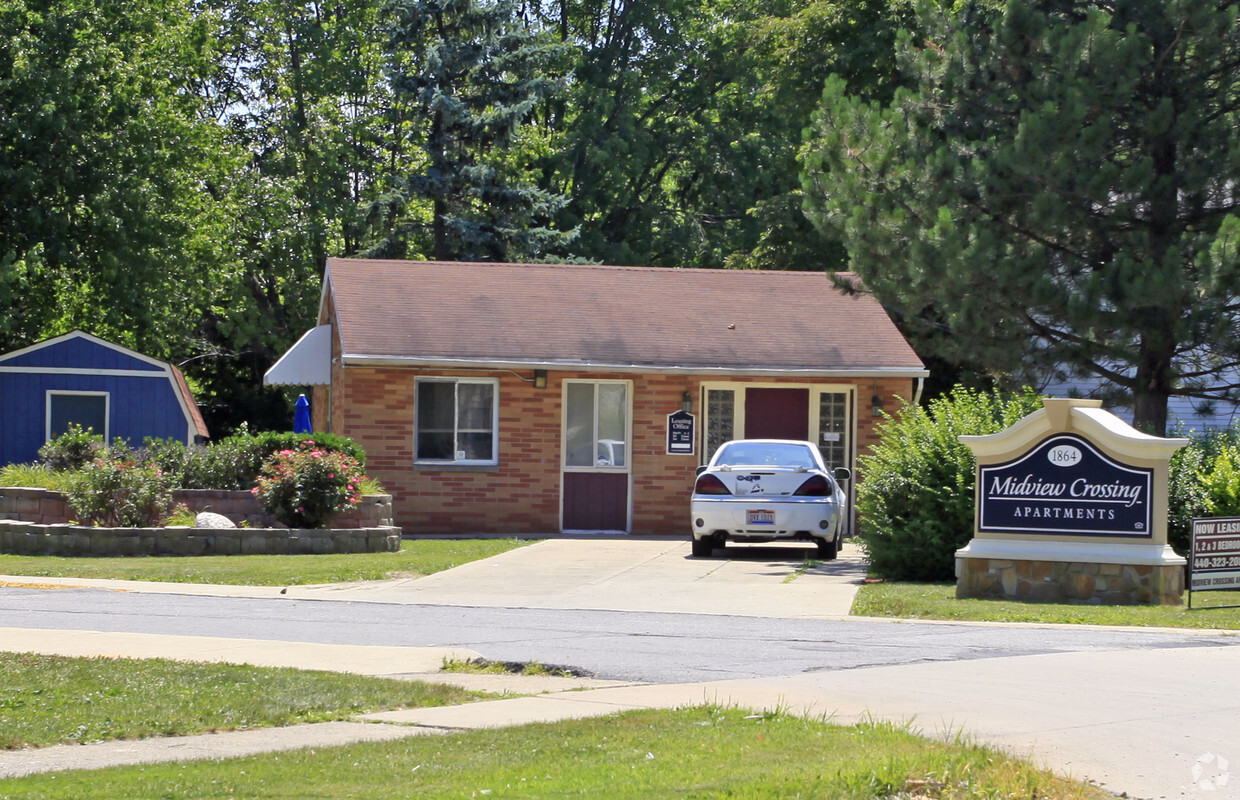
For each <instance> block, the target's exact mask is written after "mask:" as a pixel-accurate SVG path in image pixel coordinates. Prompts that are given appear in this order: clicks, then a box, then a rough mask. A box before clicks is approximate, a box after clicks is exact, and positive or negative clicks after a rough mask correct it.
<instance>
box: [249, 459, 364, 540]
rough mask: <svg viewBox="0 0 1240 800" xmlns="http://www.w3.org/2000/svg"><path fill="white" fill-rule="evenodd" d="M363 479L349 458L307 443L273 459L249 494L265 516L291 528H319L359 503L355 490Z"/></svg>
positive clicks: (359, 496)
mask: <svg viewBox="0 0 1240 800" xmlns="http://www.w3.org/2000/svg"><path fill="white" fill-rule="evenodd" d="M364 477H365V476H364V475H362V470H361V467H360V466H359V464H358V463H357V461H356V460H354V459H353V458H352V457H351V456H349V455H346V454H345V453H341V452H339V451H332V450H324V449H322V448H319V447H318V446H316V444H315V441H314V440H313V439H306V440H304V441H302V442H300V443H299V444H298V445H297V448H296V449H285V450H280V451H279V452H277V453H276V454H275V455H273V456H272V457H271V459H270V460H268V461H267V463H265V464H264V465H263V470H262V474H261V475H260V476H259V477H258V485H256V486H255V487H254V488H253V489H252V490H251V491H253V493H254V495H255V496H256V497H258V499H259V500H260V501H261V502H262V504H263V508H264V509H266V510H267V513H269V514H271V515H272V516H274V517H275V518H276V519H278V520H279V521H280V522H282V523H284V524H285V525H287V526H289V527H290V528H318V527H320V526H322V524H323V523H324V522H326V521H327V520H328V518H330V517H331V516H332V515H333V514H336V513H338V512H340V511H346V510H348V509H349V508H352V507H353V506H355V505H357V504H358V502H360V501H361V499H362V497H361V494H360V493H359V491H358V486H359V484H360V482H361V480H362V479H363V478H364Z"/></svg>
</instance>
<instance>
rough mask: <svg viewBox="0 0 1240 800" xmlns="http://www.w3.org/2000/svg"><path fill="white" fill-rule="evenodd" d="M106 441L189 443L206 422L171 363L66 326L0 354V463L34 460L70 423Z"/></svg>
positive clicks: (204, 430)
mask: <svg viewBox="0 0 1240 800" xmlns="http://www.w3.org/2000/svg"><path fill="white" fill-rule="evenodd" d="M72 423H77V424H79V425H81V426H82V427H83V428H93V429H94V431H95V433H97V434H100V435H102V436H103V437H104V440H105V441H108V442H111V441H112V440H113V439H115V438H116V437H118V436H119V437H121V438H123V439H126V440H128V441H129V442H130V443H133V444H141V442H142V440H143V439H144V438H146V437H148V436H150V437H153V438H157V439H175V440H177V441H181V442H185V443H186V444H192V443H193V442H194V441H195V439H196V437H202V438H206V436H207V427H206V425H205V424H204V423H203V420H202V414H201V413H199V411H198V406H197V404H195V403H194V398H193V395H192V394H191V393H190V390H189V385H188V384H187V383H186V382H185V376H184V375H182V374H181V371H180V370H179V369H177V368H176V367H174V366H172V365H171V364H166V363H164V362H162V361H157V360H155V359H153V358H150V357H149V356H144V355H142V354H140V353H135V352H134V351H132V350H130V349H128V348H125V347H121V346H120V345H117V344H113V343H111V342H108V341H105V340H103V339H100V338H98V337H96V336H91V335H90V334H89V333H83V332H82V331H73V332H72V333H66V334H65V335H64V336H57V337H56V338H54V339H48V340H47V341H44V342H39V343H38V344H34V345H31V346H30V347H25V348H22V349H21V350H15V351H13V352H11V353H7V354H5V355H3V356H0V465H4V464H20V463H27V462H31V461H34V460H35V459H36V458H37V457H38V451H39V448H40V447H42V446H43V444H44V443H45V442H47V441H48V440H49V439H52V438H54V437H56V436H59V435H60V434H61V433H64V432H65V431H66V430H67V429H68V427H69V425H70V424H72Z"/></svg>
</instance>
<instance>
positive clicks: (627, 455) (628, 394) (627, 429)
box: [560, 378, 633, 514]
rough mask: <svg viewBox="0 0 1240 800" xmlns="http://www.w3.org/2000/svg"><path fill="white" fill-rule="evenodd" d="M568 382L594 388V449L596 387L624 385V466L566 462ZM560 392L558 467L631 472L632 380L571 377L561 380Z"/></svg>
mask: <svg viewBox="0 0 1240 800" xmlns="http://www.w3.org/2000/svg"><path fill="white" fill-rule="evenodd" d="M570 383H572V384H580V383H585V384H589V385H590V386H593V387H594V388H595V391H594V431H593V433H592V436H593V438H594V447H595V448H596V449H597V448H598V445H599V438H598V398H599V392H598V387H599V386H600V385H602V384H612V385H620V386H623V387H624V415H625V420H624V435H625V437H626V438H625V441H624V466H622V467H618V466H612V465H607V466H599V465H598V464H592V465H590V466H580V465H570V464H569V463H568V449H567V447H566V445H567V442H568V385H569V384H570ZM561 393H562V394H561V398H560V405H561V408H563V409H564V411H563V413H562V414H561V421H560V425H561V429H560V442H561V447H560V450H561V452H560V468H561V469H562V470H564V471H565V472H615V473H621V472H624V473H629V474H631V473H632V472H633V382H632V381H627V380H614V379H609V380H590V379H588V378H572V379H566V380H564V381H563V383H562V388H561ZM629 491H630V496H629V509H630V514H631V513H632V500H633V498H632V486H631V485H630V487H629Z"/></svg>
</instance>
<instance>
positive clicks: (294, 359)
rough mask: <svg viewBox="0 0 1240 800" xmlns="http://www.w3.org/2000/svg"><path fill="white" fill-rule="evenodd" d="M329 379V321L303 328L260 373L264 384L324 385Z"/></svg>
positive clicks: (330, 329) (330, 363) (330, 349)
mask: <svg viewBox="0 0 1240 800" xmlns="http://www.w3.org/2000/svg"><path fill="white" fill-rule="evenodd" d="M331 382H332V326H331V325H320V326H318V327H317V328H311V329H310V330H308V331H306V332H305V334H303V335H302V337H301V338H300V339H298V340H297V344H295V345H293V346H292V347H290V348H289V349H288V352H287V353H285V354H284V355H282V356H280V360H279V361H277V362H276V363H275V364H273V365H272V366H271V369H269V370H267V372H266V374H264V375H263V383H264V384H265V385H267V386H327V385H329V384H330V383H331Z"/></svg>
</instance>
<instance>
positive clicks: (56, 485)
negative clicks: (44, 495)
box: [0, 464, 72, 492]
mask: <svg viewBox="0 0 1240 800" xmlns="http://www.w3.org/2000/svg"><path fill="white" fill-rule="evenodd" d="M71 477H72V473H69V472H58V471H56V470H54V469H52V468H50V467H48V466H47V465H46V464H9V465H8V466H6V467H3V468H0V486H21V487H25V488H28V489H50V490H52V491H54V492H60V491H64V489H65V488H66V487H67V486H68V485H69V480H70V478H71Z"/></svg>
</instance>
